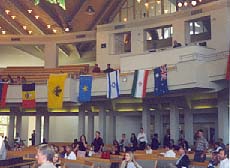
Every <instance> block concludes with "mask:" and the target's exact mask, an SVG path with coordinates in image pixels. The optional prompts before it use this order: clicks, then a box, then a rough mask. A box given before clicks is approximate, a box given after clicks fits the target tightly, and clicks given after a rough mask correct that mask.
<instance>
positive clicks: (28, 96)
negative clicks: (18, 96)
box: [22, 83, 36, 108]
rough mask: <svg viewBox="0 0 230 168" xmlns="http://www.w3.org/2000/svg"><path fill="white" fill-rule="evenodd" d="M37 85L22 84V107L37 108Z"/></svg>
mask: <svg viewBox="0 0 230 168" xmlns="http://www.w3.org/2000/svg"><path fill="white" fill-rule="evenodd" d="M35 106H36V102H35V83H31V84H22V107H23V108H35Z"/></svg>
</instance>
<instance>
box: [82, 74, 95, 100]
mask: <svg viewBox="0 0 230 168" xmlns="http://www.w3.org/2000/svg"><path fill="white" fill-rule="evenodd" d="M92 80H93V77H92V76H90V75H80V84H79V101H80V102H89V101H90V100H91V90H92Z"/></svg>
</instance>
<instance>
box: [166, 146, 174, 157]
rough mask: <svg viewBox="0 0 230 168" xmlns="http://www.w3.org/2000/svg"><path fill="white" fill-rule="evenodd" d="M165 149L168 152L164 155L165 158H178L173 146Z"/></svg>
mask: <svg viewBox="0 0 230 168" xmlns="http://www.w3.org/2000/svg"><path fill="white" fill-rule="evenodd" d="M165 149H166V152H165V154H164V157H172V158H175V157H176V153H175V152H174V151H173V150H172V146H171V145H166V146H165Z"/></svg>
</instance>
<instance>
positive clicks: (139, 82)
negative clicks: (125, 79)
mask: <svg viewBox="0 0 230 168" xmlns="http://www.w3.org/2000/svg"><path fill="white" fill-rule="evenodd" d="M148 75H149V71H148V70H135V72H134V78H133V85H132V92H131V94H132V96H133V97H137V98H142V97H145V96H146V86H147V80H148Z"/></svg>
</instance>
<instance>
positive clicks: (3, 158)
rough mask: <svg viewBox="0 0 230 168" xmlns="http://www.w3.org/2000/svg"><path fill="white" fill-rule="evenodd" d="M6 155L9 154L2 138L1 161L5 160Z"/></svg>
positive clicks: (0, 140) (0, 141)
mask: <svg viewBox="0 0 230 168" xmlns="http://www.w3.org/2000/svg"><path fill="white" fill-rule="evenodd" d="M6 154H7V150H6V146H5V143H4V140H3V138H2V136H0V160H5V159H6Z"/></svg>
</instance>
